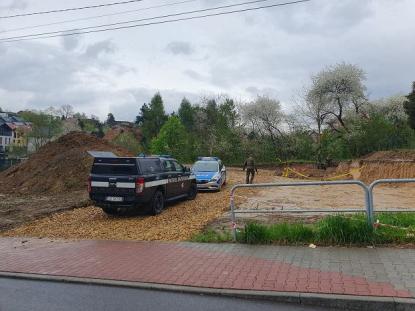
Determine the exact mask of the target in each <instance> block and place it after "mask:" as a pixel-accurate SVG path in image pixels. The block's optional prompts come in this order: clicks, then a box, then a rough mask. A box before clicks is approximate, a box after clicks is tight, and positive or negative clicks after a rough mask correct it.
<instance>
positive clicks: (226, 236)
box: [191, 229, 232, 243]
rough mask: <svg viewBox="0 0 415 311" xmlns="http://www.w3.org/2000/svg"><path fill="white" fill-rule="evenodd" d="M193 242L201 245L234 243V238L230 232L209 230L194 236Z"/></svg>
mask: <svg viewBox="0 0 415 311" xmlns="http://www.w3.org/2000/svg"><path fill="white" fill-rule="evenodd" d="M191 241H192V242H199V243H223V242H229V241H232V236H231V233H230V232H229V231H223V232H218V231H215V230H212V229H208V230H206V231H203V232H200V233H197V234H196V235H194V236H193V237H192V238H191Z"/></svg>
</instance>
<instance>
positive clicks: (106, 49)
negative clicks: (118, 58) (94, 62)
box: [84, 40, 116, 58]
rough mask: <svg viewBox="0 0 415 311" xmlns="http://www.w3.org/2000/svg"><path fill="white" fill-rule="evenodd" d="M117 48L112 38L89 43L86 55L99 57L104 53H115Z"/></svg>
mask: <svg viewBox="0 0 415 311" xmlns="http://www.w3.org/2000/svg"><path fill="white" fill-rule="evenodd" d="M115 50H116V48H115V45H114V44H113V43H112V42H111V41H110V40H105V41H100V42H97V43H94V44H91V45H89V46H88V47H87V49H86V51H85V54H84V55H85V56H86V57H88V58H97V57H99V56H100V55H102V54H111V53H114V52H115Z"/></svg>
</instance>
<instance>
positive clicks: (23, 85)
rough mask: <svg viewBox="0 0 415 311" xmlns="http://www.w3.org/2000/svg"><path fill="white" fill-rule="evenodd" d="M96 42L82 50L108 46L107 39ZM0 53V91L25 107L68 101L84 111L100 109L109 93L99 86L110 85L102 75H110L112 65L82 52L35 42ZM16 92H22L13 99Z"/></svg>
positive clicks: (92, 52)
mask: <svg viewBox="0 0 415 311" xmlns="http://www.w3.org/2000/svg"><path fill="white" fill-rule="evenodd" d="M100 43H101V42H98V43H96V44H94V45H92V47H89V48H87V49H86V50H87V52H88V51H89V54H88V55H89V56H91V57H92V56H93V55H99V54H100V53H101V52H102V51H107V50H108V49H109V48H108V46H109V44H108V42H106V41H105V42H104V43H103V44H102V45H101V44H100ZM110 50H111V51H112V50H113V48H111V49H110ZM2 53H3V54H2V66H0V90H1V91H2V93H4V94H8V95H9V96H10V98H13V99H14V102H16V103H17V104H18V105H19V106H22V105H23V106H24V107H25V108H27V109H35V108H36V109H44V108H46V107H48V106H60V105H62V104H71V105H73V106H75V107H76V108H78V109H80V108H82V109H83V110H84V111H85V110H87V111H90V110H93V109H94V108H98V109H100V108H99V104H100V103H101V102H105V99H106V98H108V93H109V92H111V91H110V90H109V89H110V88H109V87H108V88H106V89H105V88H104V90H105V91H102V88H103V85H105V84H107V85H111V83H110V81H108V80H107V79H106V78H105V75H111V72H112V70H114V68H115V69H117V67H116V66H115V65H114V66H107V65H106V64H102V62H101V61H99V60H94V59H93V58H91V57H85V56H84V54H82V52H76V51H70V52H68V51H66V50H62V49H61V48H59V47H52V46H49V45H45V44H41V43H35V42H25V43H21V44H16V45H11V46H8V47H7V48H6V49H5V50H4V51H3V52H2ZM114 75H115V74H114ZM119 75H120V73H117V76H119ZM17 94H24V96H23V95H21V96H20V101H21V102H18V100H16V97H17ZM22 102H24V104H22ZM11 104H12V103H11ZM9 105H10V104H9Z"/></svg>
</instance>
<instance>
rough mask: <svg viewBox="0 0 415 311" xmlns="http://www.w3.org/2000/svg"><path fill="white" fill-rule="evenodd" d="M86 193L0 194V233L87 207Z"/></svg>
mask: <svg viewBox="0 0 415 311" xmlns="http://www.w3.org/2000/svg"><path fill="white" fill-rule="evenodd" d="M88 203H89V198H88V194H87V193H86V191H71V192H64V193H61V194H54V195H47V194H44V195H26V196H24V195H16V194H13V195H12V194H0V231H1V230H5V229H7V228H13V227H16V226H18V225H21V224H23V223H26V222H28V221H33V220H34V219H37V218H41V217H44V216H46V215H50V214H53V213H56V212H61V211H64V210H68V209H73V208H75V207H82V206H87V204H88Z"/></svg>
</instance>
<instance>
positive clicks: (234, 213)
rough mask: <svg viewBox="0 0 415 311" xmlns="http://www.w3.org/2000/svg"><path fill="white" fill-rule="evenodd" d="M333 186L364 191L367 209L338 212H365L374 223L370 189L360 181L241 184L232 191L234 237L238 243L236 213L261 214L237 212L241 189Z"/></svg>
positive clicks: (248, 211) (305, 211)
mask: <svg viewBox="0 0 415 311" xmlns="http://www.w3.org/2000/svg"><path fill="white" fill-rule="evenodd" d="M333 185H358V186H360V187H361V188H362V189H363V190H364V194H365V209H364V210H359V209H344V210H341V209H339V210H336V212H362V211H363V212H365V213H366V215H367V219H368V223H373V214H372V209H371V208H370V206H371V205H370V202H371V201H370V192H369V188H368V187H367V186H366V185H365V184H364V183H363V182H361V181H359V180H338V181H315V182H293V183H263V184H239V185H235V186H233V187H232V189H231V220H232V237H233V240H234V241H236V213H238V214H239V213H245V214H248V213H251V214H253V213H260V211H259V210H243V211H235V191H236V190H237V189H239V188H269V187H299V186H302V187H303V186H333ZM315 211H316V210H314V211H313V210H307V209H303V210H268V211H267V213H293V212H294V213H295V212H297V213H310V212H315ZM318 212H332V211H330V210H318Z"/></svg>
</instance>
